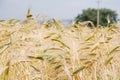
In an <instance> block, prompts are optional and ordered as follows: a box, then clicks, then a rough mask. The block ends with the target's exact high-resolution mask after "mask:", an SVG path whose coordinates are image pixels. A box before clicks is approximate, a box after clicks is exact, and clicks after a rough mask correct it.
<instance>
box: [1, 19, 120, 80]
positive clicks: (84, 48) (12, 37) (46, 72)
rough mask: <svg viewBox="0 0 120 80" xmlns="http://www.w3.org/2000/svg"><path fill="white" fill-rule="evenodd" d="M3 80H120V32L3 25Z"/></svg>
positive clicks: (53, 23) (23, 23)
mask: <svg viewBox="0 0 120 80" xmlns="http://www.w3.org/2000/svg"><path fill="white" fill-rule="evenodd" d="M0 80H120V29H119V28H116V27H115V25H111V27H105V28H102V27H101V28H99V27H97V28H92V29H91V28H88V27H86V26H85V25H84V26H82V24H80V23H79V24H74V25H71V26H70V27H68V28H65V26H64V25H62V24H61V23H60V22H59V21H58V20H55V19H53V20H52V21H51V22H44V23H43V24H38V20H35V19H33V20H23V21H19V20H15V19H11V20H7V21H0Z"/></svg>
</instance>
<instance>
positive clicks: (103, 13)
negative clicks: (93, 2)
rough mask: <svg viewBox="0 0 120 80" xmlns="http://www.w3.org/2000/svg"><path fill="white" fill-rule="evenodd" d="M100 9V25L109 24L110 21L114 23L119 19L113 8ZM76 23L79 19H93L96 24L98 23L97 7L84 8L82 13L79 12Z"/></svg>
mask: <svg viewBox="0 0 120 80" xmlns="http://www.w3.org/2000/svg"><path fill="white" fill-rule="evenodd" d="M99 11H100V19H99V20H100V25H102V26H107V24H108V21H110V23H114V22H116V21H117V13H116V12H115V11H113V10H111V9H105V8H102V9H100V10H99ZM75 21H76V23H78V22H79V21H92V22H93V23H94V24H95V26H96V25H97V9H91V8H88V9H86V10H83V12H82V14H78V16H77V17H76V18H75Z"/></svg>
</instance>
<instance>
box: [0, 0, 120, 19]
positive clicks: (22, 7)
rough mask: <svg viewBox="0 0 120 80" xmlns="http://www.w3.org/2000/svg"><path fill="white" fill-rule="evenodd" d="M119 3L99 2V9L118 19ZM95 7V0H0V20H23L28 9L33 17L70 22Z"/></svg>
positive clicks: (118, 0)
mask: <svg viewBox="0 0 120 80" xmlns="http://www.w3.org/2000/svg"><path fill="white" fill-rule="evenodd" d="M119 3H120V0H100V2H99V7H100V8H108V9H112V10H114V11H116V13H117V14H118V19H120V9H119V8H120V5H119ZM97 7H98V2H97V0H0V19H10V18H17V19H24V18H25V16H26V14H27V10H28V8H30V9H31V13H32V14H34V15H38V14H39V15H40V16H42V15H45V16H47V17H49V18H54V17H55V18H57V19H60V20H71V19H74V18H75V17H76V16H77V15H78V14H80V13H82V11H83V10H84V9H87V8H96V9H97Z"/></svg>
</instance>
